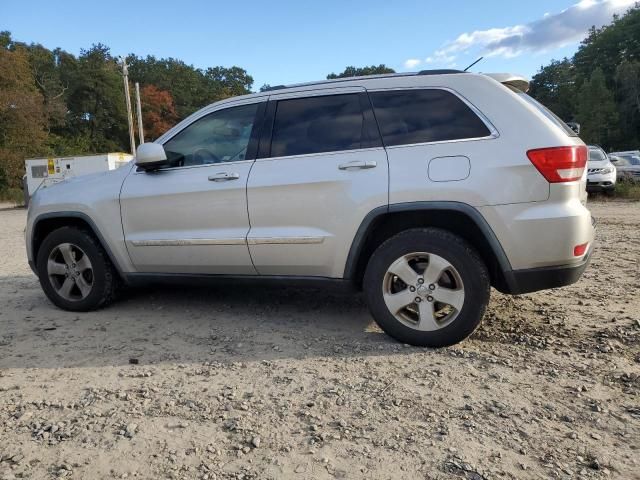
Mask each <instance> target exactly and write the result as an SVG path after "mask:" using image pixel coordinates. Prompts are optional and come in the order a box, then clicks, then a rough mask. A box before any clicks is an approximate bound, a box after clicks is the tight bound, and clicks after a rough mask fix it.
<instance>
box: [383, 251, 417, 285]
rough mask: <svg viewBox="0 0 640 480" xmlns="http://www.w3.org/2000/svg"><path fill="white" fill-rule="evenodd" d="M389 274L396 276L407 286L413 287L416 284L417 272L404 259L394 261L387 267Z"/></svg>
mask: <svg viewBox="0 0 640 480" xmlns="http://www.w3.org/2000/svg"><path fill="white" fill-rule="evenodd" d="M389 272H390V273H393V274H394V275H396V276H398V277H399V278H400V280H402V281H403V282H404V283H406V284H407V285H415V284H416V283H417V282H418V272H416V271H415V270H414V269H413V268H411V265H409V262H407V259H406V258H405V257H402V258H399V259H398V260H396V261H395V262H394V263H393V264H392V265H391V267H389Z"/></svg>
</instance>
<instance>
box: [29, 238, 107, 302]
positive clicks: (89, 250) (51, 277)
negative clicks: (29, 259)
mask: <svg viewBox="0 0 640 480" xmlns="http://www.w3.org/2000/svg"><path fill="white" fill-rule="evenodd" d="M36 265H37V270H38V277H39V279H40V285H41V286H42V289H43V290H44V292H45V294H46V295H47V297H48V298H49V300H51V301H52V302H53V303H54V304H55V305H57V306H58V307H60V308H63V309H65V310H71V311H78V312H82V311H89V310H95V309H98V308H101V307H103V306H105V305H107V304H108V303H109V302H111V301H112V299H113V298H114V294H115V291H116V287H117V280H118V277H117V274H116V272H115V270H114V268H113V266H112V264H111V262H110V260H109V257H108V256H107V254H106V252H105V251H104V249H103V248H102V246H101V245H100V243H99V242H98V241H97V240H96V238H95V237H94V236H93V235H92V234H91V232H89V231H87V230H81V229H78V228H75V227H62V228H59V229H57V230H54V231H53V232H51V233H50V234H49V235H48V236H47V237H46V238H45V239H44V241H43V242H42V244H41V245H40V248H39V250H38V258H37V261H36Z"/></svg>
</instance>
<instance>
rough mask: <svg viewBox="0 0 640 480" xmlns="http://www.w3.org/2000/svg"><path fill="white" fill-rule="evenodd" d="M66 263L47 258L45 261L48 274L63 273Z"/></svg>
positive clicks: (65, 270) (65, 271)
mask: <svg viewBox="0 0 640 480" xmlns="http://www.w3.org/2000/svg"><path fill="white" fill-rule="evenodd" d="M65 267H66V265H65V264H64V263H59V262H56V261H55V260H51V259H49V261H48V262H47V273H49V275H64V274H65V273H67V269H66V268H65Z"/></svg>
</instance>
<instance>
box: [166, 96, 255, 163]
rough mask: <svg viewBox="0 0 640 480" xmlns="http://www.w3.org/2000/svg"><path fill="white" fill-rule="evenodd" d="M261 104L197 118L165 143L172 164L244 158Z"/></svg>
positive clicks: (230, 160)
mask: <svg viewBox="0 0 640 480" xmlns="http://www.w3.org/2000/svg"><path fill="white" fill-rule="evenodd" d="M257 109H258V104H257V103H254V104H251V105H242V106H239V107H231V108H226V109H224V110H218V111H217V112H213V113H211V114H209V115H207V116H205V117H202V118H200V119H199V120H196V121H195V122H194V123H192V124H191V125H189V126H188V127H186V128H185V129H184V130H182V131H181V132H180V133H178V134H177V135H176V136H174V137H173V138H172V139H171V140H169V141H168V142H167V143H165V144H164V150H165V152H166V153H167V159H168V160H169V164H170V166H171V167H188V166H193V165H209V164H215V163H223V162H236V161H240V160H244V159H245V155H246V153H247V147H248V145H249V140H250V139H251V130H252V128H253V123H254V120H255V116H256V111H257Z"/></svg>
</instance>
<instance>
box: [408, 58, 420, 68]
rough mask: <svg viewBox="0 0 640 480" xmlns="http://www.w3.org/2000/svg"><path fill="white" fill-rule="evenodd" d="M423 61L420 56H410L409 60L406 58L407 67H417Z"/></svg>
mask: <svg viewBox="0 0 640 480" xmlns="http://www.w3.org/2000/svg"><path fill="white" fill-rule="evenodd" d="M421 63H422V60H420V59H419V58H410V59H408V60H405V62H404V66H405V68H416V67H417V66H418V65H420V64H421Z"/></svg>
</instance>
